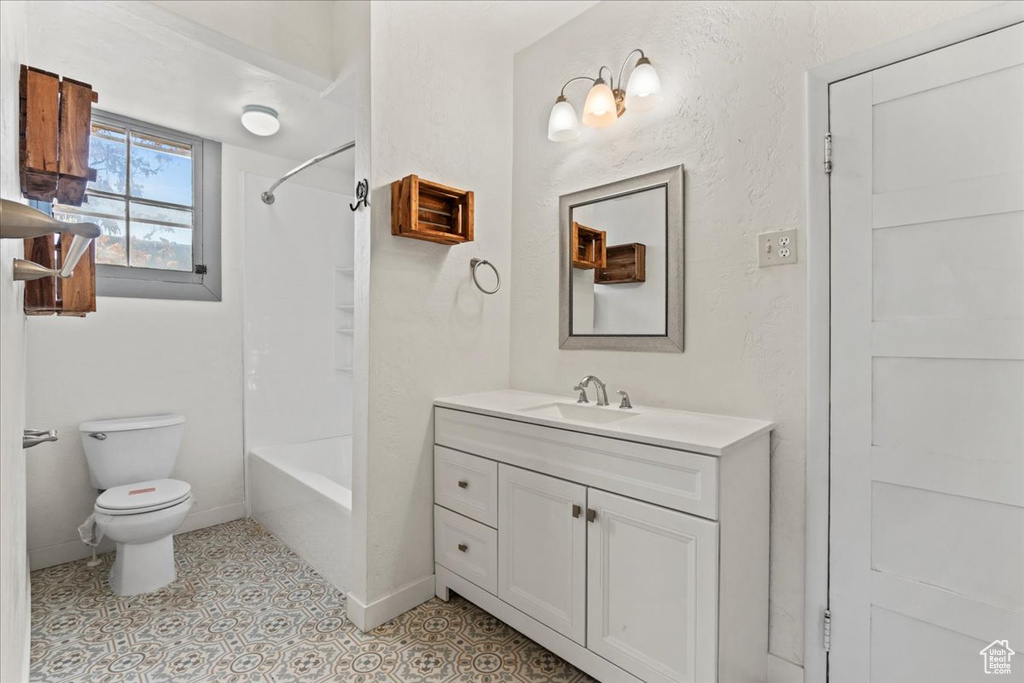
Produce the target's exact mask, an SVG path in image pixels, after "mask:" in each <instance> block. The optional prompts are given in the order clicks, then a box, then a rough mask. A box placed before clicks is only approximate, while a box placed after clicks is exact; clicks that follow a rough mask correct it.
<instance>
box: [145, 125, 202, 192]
mask: <svg viewBox="0 0 1024 683" xmlns="http://www.w3.org/2000/svg"><path fill="white" fill-rule="evenodd" d="M131 161H132V163H131V176H132V178H131V180H132V182H131V195H132V196H133V197H139V198H142V199H152V200H153V201H158V202H170V203H172V204H182V205H185V206H192V147H191V146H190V145H187V144H184V143H178V142H171V141H169V140H164V139H162V138H158V137H156V136H153V135H146V134H144V133H136V132H133V133H132V140H131Z"/></svg>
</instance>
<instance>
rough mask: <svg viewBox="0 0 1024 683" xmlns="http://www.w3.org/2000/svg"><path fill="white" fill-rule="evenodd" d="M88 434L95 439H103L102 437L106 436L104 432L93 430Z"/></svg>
mask: <svg viewBox="0 0 1024 683" xmlns="http://www.w3.org/2000/svg"><path fill="white" fill-rule="evenodd" d="M89 436H91V437H92V438H94V439H96V440H97V441H103V440H104V439H106V438H107V435H106V434H104V433H103V432H93V433H92V434H90V435H89Z"/></svg>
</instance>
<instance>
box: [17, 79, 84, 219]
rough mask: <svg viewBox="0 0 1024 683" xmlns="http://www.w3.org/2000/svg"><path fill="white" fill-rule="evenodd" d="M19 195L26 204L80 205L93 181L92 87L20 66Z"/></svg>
mask: <svg viewBox="0 0 1024 683" xmlns="http://www.w3.org/2000/svg"><path fill="white" fill-rule="evenodd" d="M20 100H21V140H20V142H21V150H20V152H21V155H20V156H21V164H20V165H21V191H22V194H23V195H25V196H26V197H27V198H29V199H35V200H38V201H42V202H52V201H54V200H57V201H58V202H60V203H62V204H68V205H71V206H81V205H82V202H83V201H84V199H85V187H86V185H87V184H88V183H89V181H92V180H96V170H95V169H92V168H89V136H90V134H91V133H92V126H91V119H92V105H93V103H94V102H96V101H98V100H99V96H98V95H97V94H96V93H95V92H93V90H92V86H90V85H89V84H88V83H82V82H80V81H76V80H74V79H71V78H64V79H63V80H61V78H60V77H59V76H57V74H52V73H49V72H48V71H42V70H40V69H34V68H32V67H30V66H25V65H24V64H22V65H21V82H20Z"/></svg>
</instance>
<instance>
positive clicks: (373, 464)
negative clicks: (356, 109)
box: [353, 2, 512, 601]
mask: <svg viewBox="0 0 1024 683" xmlns="http://www.w3.org/2000/svg"><path fill="white" fill-rule="evenodd" d="M487 11H488V8H487V6H486V4H485V3H457V2H456V3H405V2H373V3H370V27H371V28H370V55H371V58H370V72H369V73H370V79H371V107H372V112H373V116H372V121H371V123H370V126H371V128H370V131H371V144H372V147H371V158H370V166H371V168H372V170H371V176H370V185H371V187H372V188H373V197H372V200H371V203H372V205H373V208H372V210H371V217H372V222H371V233H372V234H371V245H370V253H369V256H370V263H369V267H370V280H369V284H370V288H369V307H368V308H369V349H368V354H369V355H368V361H367V362H368V397H367V398H368V413H367V418H366V424H367V446H366V449H365V451H363V452H360V450H359V440H358V438H357V440H356V446H357V452H356V453H355V458H356V460H357V461H359V462H356V463H355V465H354V469H355V473H356V484H355V485H356V487H357V489H358V488H360V487H365V501H362V500H361V498H360V494H358V493H357V495H356V498H355V503H354V504H355V506H356V507H357V508H363V506H364V505H365V521H363V520H362V519H361V518H362V515H363V511H362V510H361V509H356V510H355V511H354V514H353V519H354V520H355V524H356V525H358V526H359V527H361V528H357V529H355V530H354V531H353V537H354V538H355V539H356V542H357V543H365V554H366V557H365V562H366V565H365V567H363V566H361V560H357V561H356V562H355V565H354V568H355V570H356V575H355V576H354V577H353V593H354V594H355V595H356V596H357V597H358V598H359V599H360V600H361V601H363V600H366V601H373V600H376V599H378V598H380V597H381V596H383V595H386V594H388V593H390V592H391V591H393V590H394V589H396V588H399V587H401V586H403V585H405V584H408V583H411V582H413V581H416V580H419V579H423V578H424V577H429V576H431V575H432V574H433V571H434V569H433V526H432V521H431V520H432V513H431V505H432V502H433V480H432V476H433V475H432V446H431V444H432V441H433V429H432V424H431V417H432V408H431V405H432V402H433V400H434V399H435V398H436V397H438V396H444V395H451V394H461V393H467V392H471V391H481V390H486V389H496V388H505V387H507V386H508V380H509V377H508V370H509V366H508V345H509V288H508V285H507V284H506V285H505V286H504V287H503V288H502V290H501V291H500V292H499V293H498V294H496V295H494V296H485V295H483V294H482V293H480V292H479V291H478V290H477V289H475V288H474V287H473V284H472V283H471V281H470V278H469V260H470V259H471V258H472V257H474V256H478V257H480V258H486V259H488V260H490V261H492V262H493V263H494V264H495V265H496V266H497V267H498V269H499V270H500V271H501V273H502V275H503V276H507V275H508V272H509V250H510V236H509V224H510V221H511V208H510V199H511V198H510V192H509V188H510V186H511V182H512V173H511V172H512V90H511V88H510V86H509V84H510V82H511V78H512V48H511V47H510V46H506V45H504V44H503V40H504V39H503V38H502V37H501V35H500V34H493V33H488V32H482V31H480V30H478V28H479V27H478V23H479V22H478V21H477V20H478V19H479V18H480V15H481V14H482V13H485V12H487ZM356 163H357V168H358V167H359V164H360V162H359V160H358V159H357V162H356ZM410 173H415V174H417V175H420V176H421V177H423V178H426V179H429V180H436V181H438V182H441V183H445V184H449V185H453V186H455V187H462V188H466V189H470V190H473V191H474V192H475V193H476V196H475V200H476V205H475V206H476V222H475V231H476V241H474V242H472V243H470V244H464V245H458V246H454V247H446V246H443V245H440V244H432V243H429V242H421V241H419V240H412V239H405V238H399V237H393V236H392V235H391V196H390V183H391V182H392V181H393V180H398V179H400V178H403V177H404V176H406V175H408V174H410ZM357 227H358V224H357ZM359 257H360V243H359V242H358V241H357V258H359ZM357 267H358V266H357ZM357 324H358V322H357ZM357 379H358V378H357ZM357 385H358V382H357ZM360 413H361V411H360V410H359V409H358V406H357V417H358V416H359V415H360ZM358 432H359V426H358V423H357V436H358ZM364 467H365V470H364V469H363V468H364ZM364 481H365V483H363V482H364ZM362 552H363V548H362V547H358V548H356V549H355V550H354V553H355V554H356V555H357V556H358V555H359V554H360V553H362Z"/></svg>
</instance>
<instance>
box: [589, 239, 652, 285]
mask: <svg viewBox="0 0 1024 683" xmlns="http://www.w3.org/2000/svg"><path fill="white" fill-rule="evenodd" d="M605 254H606V264H605V267H604V268H596V269H594V283H595V284H599V285H619V284H624V283H627V282H644V281H646V280H647V246H646V245H643V244H641V243H640V242H631V243H629V244H616V245H615V246H613V247H608V249H607V250H606V251H605Z"/></svg>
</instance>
